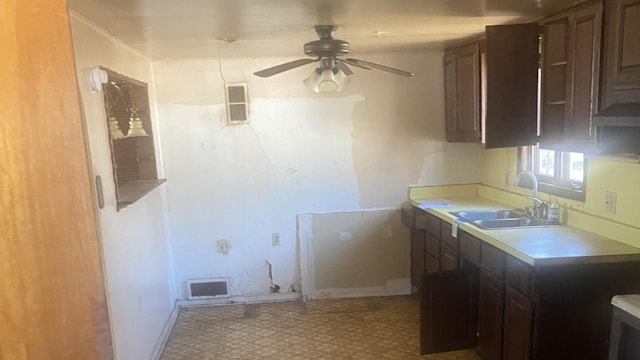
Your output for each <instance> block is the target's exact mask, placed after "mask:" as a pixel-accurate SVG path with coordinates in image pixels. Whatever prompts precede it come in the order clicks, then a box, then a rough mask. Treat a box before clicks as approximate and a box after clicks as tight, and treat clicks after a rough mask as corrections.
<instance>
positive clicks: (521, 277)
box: [420, 230, 640, 360]
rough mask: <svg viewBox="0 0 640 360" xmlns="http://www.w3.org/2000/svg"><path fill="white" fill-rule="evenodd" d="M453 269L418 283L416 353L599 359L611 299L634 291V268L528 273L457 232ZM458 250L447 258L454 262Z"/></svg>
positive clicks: (637, 282)
mask: <svg viewBox="0 0 640 360" xmlns="http://www.w3.org/2000/svg"><path fill="white" fill-rule="evenodd" d="M458 235H459V236H458V240H459V242H460V249H459V251H460V255H459V261H458V262H457V264H458V267H457V268H455V269H453V268H452V270H450V271H447V270H445V269H448V265H447V266H445V264H449V260H447V258H448V255H445V254H446V253H447V252H448V251H449V250H450V249H449V248H448V245H446V244H445V243H443V244H441V248H440V254H441V256H440V264H441V267H440V269H441V270H440V271H439V272H434V273H424V274H423V275H422V277H421V279H422V281H421V284H420V293H421V308H420V311H421V313H420V351H421V354H430V353H436V352H443V351H453V350H460V349H468V348H474V347H475V348H476V350H477V351H478V352H479V353H480V355H481V356H482V357H483V359H485V360H502V359H504V360H556V359H557V360H565V359H581V360H602V359H606V357H607V351H608V340H609V329H610V324H611V305H610V301H611V297H612V296H613V295H616V294H627V293H637V292H640V263H639V262H618V263H603V264H588V263H582V264H568V265H546V266H531V265H529V264H526V263H524V262H523V261H520V260H518V259H517V258H515V257H513V256H511V255H509V254H507V253H505V252H504V251H502V250H500V249H498V248H496V247H494V246H491V245H489V244H487V243H486V242H484V241H482V240H480V239H478V238H475V237H474V236H472V235H470V234H468V233H466V232H464V231H461V230H460V231H459V232H458ZM457 251H458V250H457V249H455V251H452V253H454V254H456V256H457Z"/></svg>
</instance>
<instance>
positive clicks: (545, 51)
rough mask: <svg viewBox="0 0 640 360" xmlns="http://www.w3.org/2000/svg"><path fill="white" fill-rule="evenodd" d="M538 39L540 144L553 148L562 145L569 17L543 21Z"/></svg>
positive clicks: (565, 101)
mask: <svg viewBox="0 0 640 360" xmlns="http://www.w3.org/2000/svg"><path fill="white" fill-rule="evenodd" d="M542 38H543V41H542V89H541V92H542V93H541V95H542V104H541V107H540V110H541V123H540V130H541V131H540V132H541V139H540V142H541V144H542V146H543V147H545V148H554V147H555V146H558V145H559V144H562V143H563V142H564V126H565V113H566V111H565V107H566V103H567V64H568V54H567V47H568V43H569V17H568V16H562V17H560V18H554V19H550V20H549V21H547V22H545V23H544V25H543V37H542Z"/></svg>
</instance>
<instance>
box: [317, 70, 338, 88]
mask: <svg viewBox="0 0 640 360" xmlns="http://www.w3.org/2000/svg"><path fill="white" fill-rule="evenodd" d="M339 88H340V86H339V85H338V82H337V81H336V77H335V75H334V74H333V69H324V70H322V74H320V79H319V80H318V90H320V92H323V93H332V92H336V91H338V89H339Z"/></svg>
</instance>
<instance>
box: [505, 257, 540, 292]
mask: <svg viewBox="0 0 640 360" xmlns="http://www.w3.org/2000/svg"><path fill="white" fill-rule="evenodd" d="M534 277H535V276H534V271H533V266H531V265H529V264H526V263H524V262H523V261H521V260H518V259H516V258H515V257H513V256H507V284H509V286H510V287H512V288H514V289H516V290H518V291H520V292H521V293H523V294H525V295H527V296H531V295H533V293H534V288H533V284H534Z"/></svg>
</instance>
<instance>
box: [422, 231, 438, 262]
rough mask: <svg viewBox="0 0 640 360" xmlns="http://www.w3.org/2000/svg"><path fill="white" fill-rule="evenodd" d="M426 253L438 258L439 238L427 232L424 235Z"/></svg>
mask: <svg viewBox="0 0 640 360" xmlns="http://www.w3.org/2000/svg"><path fill="white" fill-rule="evenodd" d="M425 242H426V249H427V253H428V254H430V255H431V256H433V257H434V258H436V259H440V239H438V238H436V237H434V236H433V235H431V234H429V233H427V236H425Z"/></svg>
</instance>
